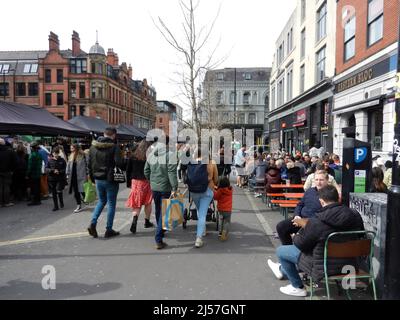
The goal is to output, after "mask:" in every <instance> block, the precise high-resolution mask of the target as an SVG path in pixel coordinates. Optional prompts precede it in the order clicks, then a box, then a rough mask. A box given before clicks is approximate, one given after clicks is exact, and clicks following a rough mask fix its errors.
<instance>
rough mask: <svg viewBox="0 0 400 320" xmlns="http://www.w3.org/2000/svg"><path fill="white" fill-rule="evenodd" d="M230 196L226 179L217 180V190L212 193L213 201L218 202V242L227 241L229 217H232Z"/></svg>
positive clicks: (229, 186)
mask: <svg viewBox="0 0 400 320" xmlns="http://www.w3.org/2000/svg"><path fill="white" fill-rule="evenodd" d="M232 194H233V189H232V187H231V183H230V181H229V179H228V178H227V177H222V178H220V180H219V183H218V188H216V191H214V200H216V201H218V205H217V209H218V211H219V219H220V222H219V223H220V232H219V236H220V240H221V241H227V240H228V235H229V230H230V225H231V217H232Z"/></svg>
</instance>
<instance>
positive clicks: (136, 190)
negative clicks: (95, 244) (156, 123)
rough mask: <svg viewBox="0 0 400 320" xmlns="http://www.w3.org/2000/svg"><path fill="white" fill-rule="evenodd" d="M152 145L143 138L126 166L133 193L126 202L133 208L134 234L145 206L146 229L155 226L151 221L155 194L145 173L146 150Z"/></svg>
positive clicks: (128, 183)
mask: <svg viewBox="0 0 400 320" xmlns="http://www.w3.org/2000/svg"><path fill="white" fill-rule="evenodd" d="M150 146H151V143H150V142H148V141H145V140H143V141H142V142H141V143H140V144H139V146H138V147H137V148H136V150H135V152H134V153H133V154H132V156H131V157H130V158H129V160H128V164H127V168H126V184H127V187H128V188H131V193H130V195H129V198H128V200H127V202H126V207H128V208H131V209H132V213H133V221H132V225H131V229H130V231H131V232H132V233H133V234H135V233H136V228H137V222H138V219H139V214H140V211H141V210H142V207H143V206H144V214H145V223H144V227H145V229H148V228H153V227H154V225H153V223H151V222H150V215H151V202H152V201H153V195H152V191H151V187H150V182H149V181H148V180H147V179H146V177H145V175H144V166H145V164H146V152H147V150H148V148H150Z"/></svg>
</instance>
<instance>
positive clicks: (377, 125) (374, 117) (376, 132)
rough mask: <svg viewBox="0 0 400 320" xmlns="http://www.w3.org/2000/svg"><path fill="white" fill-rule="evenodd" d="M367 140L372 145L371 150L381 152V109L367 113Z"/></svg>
mask: <svg viewBox="0 0 400 320" xmlns="http://www.w3.org/2000/svg"><path fill="white" fill-rule="evenodd" d="M368 140H369V142H370V143H371V145H372V150H374V151H382V143H383V108H380V109H377V110H373V111H370V112H369V113H368Z"/></svg>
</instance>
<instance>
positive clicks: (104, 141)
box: [92, 137, 115, 149]
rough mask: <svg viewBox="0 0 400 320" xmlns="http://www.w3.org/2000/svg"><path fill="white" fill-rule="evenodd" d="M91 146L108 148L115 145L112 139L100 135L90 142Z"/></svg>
mask: <svg viewBox="0 0 400 320" xmlns="http://www.w3.org/2000/svg"><path fill="white" fill-rule="evenodd" d="M92 146H93V147H95V148H97V149H110V148H113V147H114V146H115V143H114V140H113V139H110V138H107V137H100V138H98V139H97V141H96V140H95V141H93V142H92Z"/></svg>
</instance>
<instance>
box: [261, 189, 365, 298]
mask: <svg viewBox="0 0 400 320" xmlns="http://www.w3.org/2000/svg"><path fill="white" fill-rule="evenodd" d="M319 197H320V202H321V205H322V207H323V209H322V210H321V211H319V212H318V213H317V214H316V216H315V218H311V219H301V218H298V219H295V220H294V221H293V224H294V225H296V226H297V227H299V228H301V230H300V232H299V233H298V234H297V235H296V236H294V238H293V243H294V245H290V246H281V247H279V248H278V249H277V256H278V258H279V261H280V263H274V262H272V261H271V260H268V265H269V267H270V268H271V270H272V271H273V273H274V274H275V276H276V277H277V278H278V279H280V280H281V279H283V277H284V276H286V277H287V278H288V279H289V281H290V283H291V284H290V285H288V286H286V287H282V288H280V291H281V292H282V293H284V294H287V295H291V296H298V297H305V296H306V295H307V292H306V290H305V289H304V286H303V282H302V280H301V278H300V276H299V270H301V271H303V272H305V273H307V274H308V275H310V276H311V277H312V278H313V280H314V281H316V282H318V281H320V280H321V279H322V278H323V275H324V266H323V261H324V244H325V241H326V239H327V238H328V236H329V235H330V234H331V233H334V232H345V231H361V230H364V224H363V220H362V218H361V216H360V214H359V213H357V212H356V211H354V210H352V209H349V208H348V207H346V206H342V205H340V204H339V203H338V202H339V194H338V192H337V190H336V188H335V187H333V186H327V187H325V188H323V189H321V190H320V191H319ZM351 263H352V262H349V261H345V260H335V261H330V264H329V267H328V272H329V274H340V273H341V270H342V267H343V266H344V265H347V264H351Z"/></svg>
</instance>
